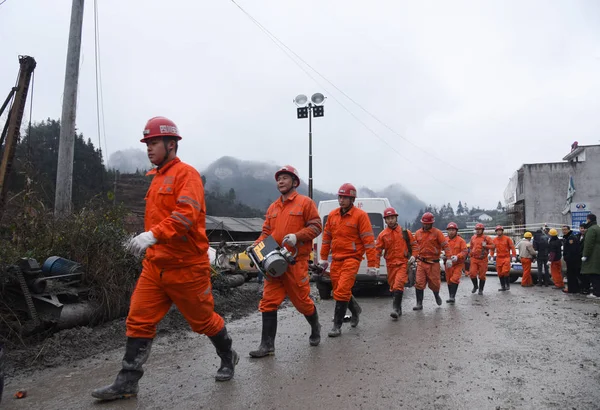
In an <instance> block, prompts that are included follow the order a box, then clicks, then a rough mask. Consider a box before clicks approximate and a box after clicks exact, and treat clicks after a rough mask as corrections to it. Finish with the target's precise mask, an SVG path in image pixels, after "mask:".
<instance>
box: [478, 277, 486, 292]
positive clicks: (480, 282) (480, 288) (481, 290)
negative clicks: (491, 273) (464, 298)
mask: <svg viewBox="0 0 600 410" xmlns="http://www.w3.org/2000/svg"><path fill="white" fill-rule="evenodd" d="M483 288H485V280H480V281H479V293H478V294H479V295H483Z"/></svg>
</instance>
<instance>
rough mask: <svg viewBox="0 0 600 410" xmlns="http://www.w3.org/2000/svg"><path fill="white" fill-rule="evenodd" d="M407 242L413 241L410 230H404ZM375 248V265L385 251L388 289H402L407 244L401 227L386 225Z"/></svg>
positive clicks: (406, 275) (404, 278)
mask: <svg viewBox="0 0 600 410" xmlns="http://www.w3.org/2000/svg"><path fill="white" fill-rule="evenodd" d="M406 233H407V235H408V240H409V243H412V242H414V241H415V238H414V237H413V234H412V232H411V231H409V230H407V231H406ZM375 249H377V262H378V263H377V267H379V262H380V261H381V255H382V253H384V252H385V254H384V257H385V265H386V268H387V278H388V284H389V285H390V291H391V292H394V291H397V290H399V291H404V285H405V284H406V282H408V258H410V255H409V254H408V246H407V244H406V241H405V240H404V235H403V233H402V227H401V226H400V225H396V227H395V228H394V229H390V227H389V226H388V227H387V228H385V229H384V230H383V231H381V233H380V234H379V236H378V237H377V241H376V245H375Z"/></svg>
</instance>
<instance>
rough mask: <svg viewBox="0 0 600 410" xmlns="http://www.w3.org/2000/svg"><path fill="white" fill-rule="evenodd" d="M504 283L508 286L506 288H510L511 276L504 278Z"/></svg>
mask: <svg viewBox="0 0 600 410" xmlns="http://www.w3.org/2000/svg"><path fill="white" fill-rule="evenodd" d="M504 285H505V286H506V290H510V276H507V277H505V278H504Z"/></svg>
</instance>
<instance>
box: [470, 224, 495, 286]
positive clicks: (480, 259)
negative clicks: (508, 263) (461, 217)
mask: <svg viewBox="0 0 600 410" xmlns="http://www.w3.org/2000/svg"><path fill="white" fill-rule="evenodd" d="M484 230H485V226H484V225H483V224H482V223H478V224H477V225H475V235H473V236H472V237H471V241H470V242H469V248H470V249H471V250H470V255H469V258H470V260H471V266H470V267H469V276H470V277H471V281H472V282H473V290H471V293H475V292H477V289H479V294H480V295H483V289H484V288H485V280H486V276H485V274H486V273H487V270H488V256H489V253H490V252H492V251H493V249H494V242H493V240H492V238H490V237H489V236H487V235H485V234H484V233H483V231H484ZM477 277H479V285H478V284H477Z"/></svg>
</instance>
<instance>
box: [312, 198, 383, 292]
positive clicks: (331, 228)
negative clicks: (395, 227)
mask: <svg viewBox="0 0 600 410" xmlns="http://www.w3.org/2000/svg"><path fill="white" fill-rule="evenodd" d="M329 251H331V259H332V262H331V268H330V269H329V276H330V277H331V285H332V286H333V298H334V299H335V300H336V301H340V302H348V301H350V299H351V298H352V287H353V286H354V282H355V280H356V274H357V273H358V269H359V268H360V263H361V261H362V259H363V255H364V254H365V252H366V254H367V262H368V267H369V268H376V267H377V265H378V264H379V261H378V259H377V251H376V250H375V236H374V235H373V227H372V226H371V221H370V220H369V215H367V213H366V212H365V211H363V210H362V209H359V208H357V207H355V206H353V207H351V208H350V209H349V210H348V211H347V212H346V213H345V214H343V215H342V211H341V208H337V209H334V210H333V211H331V212H330V213H329V216H328V217H327V223H326V224H325V229H324V230H323V242H322V244H321V255H320V256H321V259H325V260H326V259H327V258H328V257H329Z"/></svg>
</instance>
